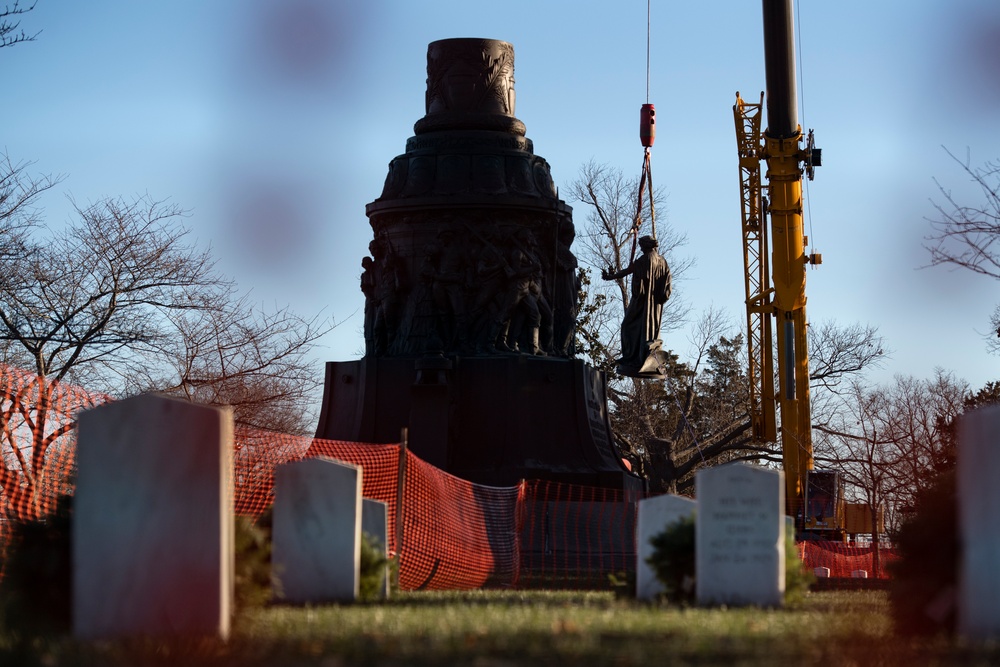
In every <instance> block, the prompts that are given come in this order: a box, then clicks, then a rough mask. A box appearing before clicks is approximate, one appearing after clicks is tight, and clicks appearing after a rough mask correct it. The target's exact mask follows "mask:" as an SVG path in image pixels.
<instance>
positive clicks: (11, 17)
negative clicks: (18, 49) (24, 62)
mask: <svg viewBox="0 0 1000 667" xmlns="http://www.w3.org/2000/svg"><path fill="white" fill-rule="evenodd" d="M35 4H36V3H34V2H32V3H31V5H30V6H27V7H22V6H21V3H20V2H17V1H16V0H15V2H14V3H12V4H5V5H4V6H3V9H0V48H2V47H4V46H14V45H15V44H20V43H21V42H33V41H35V38H36V37H38V34H39V33H40V32H41V31H40V30H39V31H38V32H36V33H34V34H31V35H29V34H28V33H26V32H24V30H22V29H21V16H23V15H24V14H27V13H28V12H30V11H31V10H32V9H34V8H35Z"/></svg>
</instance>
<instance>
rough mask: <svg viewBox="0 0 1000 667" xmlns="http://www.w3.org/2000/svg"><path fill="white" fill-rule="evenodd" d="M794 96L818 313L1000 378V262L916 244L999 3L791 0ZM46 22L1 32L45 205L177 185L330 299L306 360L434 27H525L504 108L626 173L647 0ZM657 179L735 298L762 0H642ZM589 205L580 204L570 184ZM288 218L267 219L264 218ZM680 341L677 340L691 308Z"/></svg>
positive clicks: (297, 284)
mask: <svg viewBox="0 0 1000 667" xmlns="http://www.w3.org/2000/svg"><path fill="white" fill-rule="evenodd" d="M801 5H802V6H801V7H800V8H798V11H799V15H798V21H799V24H800V28H801V30H800V34H799V37H800V40H801V61H800V63H799V65H800V68H801V75H802V87H801V90H800V95H801V104H800V122H802V124H803V126H804V127H805V128H815V130H816V136H817V144H818V145H819V146H820V147H821V148H822V149H823V158H824V166H823V167H822V168H821V169H819V170H818V174H817V177H816V180H815V181H813V182H812V183H810V184H809V186H808V195H809V199H808V206H809V213H808V217H807V221H806V225H807V233H808V234H809V236H810V240H811V245H812V250H813V251H815V252H821V253H822V254H823V256H824V264H823V265H822V266H821V267H818V268H817V269H815V270H810V271H809V275H808V286H807V294H808V298H809V304H808V313H809V318H810V320H811V321H812V322H813V323H814V324H815V323H820V322H824V321H829V320H835V321H837V322H840V323H843V324H850V323H853V322H862V323H870V324H873V325H875V326H877V327H878V329H879V330H880V332H881V333H882V335H883V336H884V337H885V338H886V342H887V345H888V347H889V348H891V349H892V350H893V356H892V358H891V359H889V360H888V361H887V363H886V367H885V369H884V370H883V371H881V372H880V373H878V374H877V375H876V376H875V379H877V380H884V381H885V380H888V379H890V378H891V376H892V375H893V374H896V373H901V374H908V375H914V376H917V377H920V378H930V377H931V375H932V374H933V372H934V368H935V367H942V368H945V369H947V370H951V371H953V372H954V373H955V374H956V376H958V377H959V378H964V379H965V380H968V381H969V382H970V383H971V384H972V385H973V387H979V386H981V385H982V384H984V383H985V382H986V381H988V380H994V379H1000V373H998V372H997V371H998V365H1000V364H998V362H1000V360H998V359H997V358H996V357H992V356H990V355H988V354H987V353H986V351H985V344H984V342H983V338H982V335H983V334H984V333H985V332H986V331H987V329H988V320H989V315H990V313H991V312H992V310H993V307H994V305H995V304H996V303H997V302H998V301H1000V290H998V289H997V287H998V285H997V283H996V282H995V281H992V280H990V279H988V278H983V277H978V276H975V275H973V274H971V273H968V272H964V271H949V270H947V269H945V268H925V269H921V268H920V267H922V266H923V265H925V264H926V263H927V261H928V255H927V253H926V252H925V251H924V250H923V249H922V248H921V243H922V239H923V237H924V236H925V235H926V234H927V233H928V231H929V227H928V224H927V222H926V218H927V217H928V216H932V215H933V214H934V209H933V206H932V204H931V201H930V200H931V199H932V198H935V197H937V198H938V199H940V197H939V196H938V192H937V186H936V185H935V179H937V180H938V181H939V182H941V183H942V184H943V185H945V186H946V187H948V188H949V189H951V190H952V191H953V193H954V194H955V195H956V196H958V197H959V198H960V199H963V200H965V201H968V202H969V203H978V202H979V199H978V197H979V194H978V192H977V191H976V190H975V189H972V188H971V187H970V184H969V183H968V182H967V179H966V177H965V176H964V174H963V173H962V171H961V169H960V168H959V167H958V165H956V164H955V163H954V162H953V161H952V160H951V158H949V157H948V155H947V153H946V152H945V149H946V148H947V149H948V150H950V151H951V152H953V153H954V154H956V155H958V156H960V157H961V158H963V159H964V158H965V157H966V156H967V155H968V156H969V157H970V159H971V163H972V164H973V165H974V166H979V165H982V164H983V163H984V162H985V161H987V160H995V159H997V158H1000V131H998V129H997V124H996V119H997V112H996V109H997V107H998V104H1000V46H998V45H1000V3H997V2H996V1H995V0H953V1H952V2H948V3H943V2H930V1H920V0H910V1H903V0H883V1H881V2H867V1H866V2H861V1H860V0H857V1H856V0H843V1H842V2H837V3H816V2H805V3H801ZM22 25H23V27H24V28H25V29H26V30H27V31H28V32H33V31H35V30H41V31H42V32H41V34H40V35H39V36H38V39H37V41H35V42H33V43H29V44H22V45H19V46H17V47H14V48H10V49H3V50H2V51H0V67H2V71H3V80H4V84H5V85H4V93H5V95H4V97H5V104H3V105H2V106H0V128H2V135H0V136H2V139H3V144H2V146H3V148H4V149H5V150H6V151H7V153H8V154H9V155H10V157H11V158H12V159H13V160H15V161H20V160H30V161H34V162H35V165H34V169H35V170H36V171H39V172H45V173H60V174H64V175H65V176H66V178H65V180H64V181H63V182H62V183H61V184H60V186H59V187H58V188H57V190H56V191H53V192H51V193H49V194H48V195H47V196H46V198H45V200H44V202H43V203H44V205H45V208H46V212H47V215H46V220H47V222H48V224H50V225H52V226H57V225H60V224H63V223H64V222H65V221H66V220H67V219H68V217H69V212H70V205H69V202H68V200H67V197H66V195H72V196H73V197H74V198H75V199H76V200H77V201H78V202H83V203H86V202H88V201H92V200H95V199H98V198H101V197H103V196H116V195H124V196H132V195H135V194H142V193H148V194H149V195H150V196H151V197H154V198H169V199H170V200H171V201H173V202H174V203H177V204H178V205H180V206H182V207H184V208H186V209H189V210H190V218H189V219H188V221H187V223H188V224H189V226H190V227H191V228H192V229H193V231H194V233H195V235H196V236H197V238H198V240H199V241H200V242H203V243H206V244H211V245H212V247H213V249H214V251H215V253H216V255H217V256H218V257H219V260H220V261H219V266H220V268H221V269H222V270H223V271H225V272H226V273H227V274H230V275H232V276H234V277H235V278H236V279H237V280H238V282H239V284H240V286H241V287H242V288H243V289H251V290H252V291H253V294H254V295H255V296H256V297H257V298H258V299H259V300H260V301H262V302H265V303H269V304H278V305H286V304H287V305H290V306H291V307H292V308H293V310H295V311H297V312H299V313H301V314H305V315H310V314H313V313H316V312H319V311H320V310H323V311H324V312H325V313H326V314H327V315H329V316H333V317H335V318H336V319H338V320H343V323H342V324H341V325H340V326H339V327H338V328H337V329H336V330H335V331H334V332H333V333H331V334H330V335H329V336H328V337H327V338H326V339H325V340H324V345H325V347H324V348H323V349H321V350H320V352H319V355H318V361H317V373H322V365H321V363H320V362H321V361H322V360H325V359H329V360H346V359H352V358H356V357H358V356H360V354H361V350H362V348H363V341H362V336H361V326H362V309H363V299H362V295H361V292H360V289H359V287H358V277H359V275H360V261H361V258H362V257H363V256H364V255H365V254H366V253H367V246H368V242H369V240H370V239H371V229H370V227H369V225H368V222H367V219H366V217H365V214H364V207H365V204H366V203H368V202H371V201H372V200H374V199H375V198H376V197H378V195H379V194H380V193H381V189H382V183H383V180H384V178H385V175H386V167H387V164H388V162H389V160H391V159H392V158H393V157H394V156H396V155H397V154H400V153H402V152H403V151H404V146H405V141H406V139H407V138H408V137H410V136H411V135H412V134H413V123H414V122H415V121H417V120H418V119H419V118H420V117H421V116H423V113H424V107H423V99H424V97H423V96H424V87H425V77H426V72H425V67H426V49H427V44H428V43H429V42H431V41H434V40H436V39H443V38H449V37H487V38H493V39H503V40H506V41H509V42H511V43H512V44H513V45H514V49H515V53H516V70H515V78H516V84H515V88H516V91H517V112H516V115H517V117H518V118H520V119H521V120H522V121H524V123H525V124H526V126H527V129H528V137H529V138H531V139H532V140H533V141H534V145H535V151H536V153H538V154H539V155H541V156H543V157H545V158H546V159H547V160H548V161H549V163H550V165H551V166H552V173H553V176H554V178H555V180H556V184H557V185H558V186H559V187H560V189H561V191H562V192H563V193H566V192H568V191H569V184H570V183H571V182H572V181H573V180H574V179H575V178H576V177H577V176H578V173H579V170H580V167H581V165H583V164H584V163H585V162H587V161H589V160H591V159H593V160H596V161H598V162H605V163H608V164H610V165H612V166H615V167H619V168H621V169H624V170H625V171H626V172H628V173H632V172H634V173H636V174H638V171H639V168H640V167H641V160H642V148H641V146H640V145H639V141H638V138H637V132H638V130H637V117H638V109H639V106H640V105H641V104H642V103H643V102H645V101H646V2H645V1H644V0H619V1H618V2H588V1H579V0H578V1H576V2H569V1H566V2H561V1H559V2H557V1H555V0H534V1H532V2H527V1H522V0H508V1H507V2H506V3H503V4H499V3H484V2H473V1H470V0H463V1H461V2H458V1H455V2H452V1H437V0H434V1H427V2H411V1H409V0H365V2H357V3H350V4H349V3H346V2H324V1H321V0H239V1H238V0H217V1H215V2H195V1H192V0H171V1H170V2H166V1H163V0H149V1H146V2H142V3H137V2H125V1H124V0H118V1H112V0H92V1H90V2H87V3H80V2H70V1H69V0H39V3H38V6H37V8H36V9H35V11H33V12H32V13H30V14H28V15H26V16H25V17H24V19H23V23H22ZM651 32H652V45H651V82H650V100H649V101H651V102H653V103H654V104H655V105H656V108H657V113H658V116H657V117H658V128H659V129H658V134H657V142H656V146H655V147H654V149H653V170H654V171H653V174H654V180H655V186H656V187H657V189H659V190H661V191H662V192H664V193H665V194H666V196H667V206H666V209H667V210H666V211H662V210H661V211H659V213H660V215H661V216H662V215H665V216H666V217H667V219H668V221H669V223H670V224H672V225H674V226H676V227H677V228H678V229H679V230H680V231H682V232H684V233H686V234H687V236H688V239H689V240H688V245H687V246H686V252H687V253H688V254H690V255H691V256H692V257H694V258H695V259H696V261H697V264H696V266H695V268H694V269H693V270H692V271H691V272H690V273H689V274H688V276H687V279H686V281H684V282H683V283H682V284H681V285H678V286H677V290H678V291H680V292H681V293H682V294H683V296H684V298H685V299H686V300H687V301H689V302H690V303H691V304H692V305H693V306H694V309H693V313H694V314H695V315H697V313H698V312H700V311H701V310H702V309H704V308H707V307H709V306H714V307H716V308H721V309H724V310H726V311H728V312H730V313H731V314H732V315H733V317H734V318H739V317H741V313H742V310H741V309H742V290H743V286H742V285H743V283H742V280H743V279H742V259H741V258H742V254H741V253H742V249H741V246H740V232H739V224H740V221H739V194H738V176H737V174H738V172H737V165H736V154H735V139H734V133H733V120H732V111H731V108H732V104H733V100H734V96H735V92H736V91H737V90H739V91H741V93H743V96H744V97H745V98H746V99H749V100H753V99H756V97H757V95H758V94H759V92H760V91H761V90H762V89H763V88H764V66H763V47H762V37H761V19H760V5H759V3H758V2H748V1H740V2H737V1H736V0H722V1H720V2H716V3H703V2H693V3H674V2H671V3H668V2H663V1H662V0H653V2H652V27H651ZM569 203H570V204H571V205H575V208H576V211H577V223H578V225H579V224H581V223H582V221H583V219H584V210H583V207H582V206H581V205H577V204H575V202H572V201H570V202H569ZM276 221H277V222H276ZM665 345H666V346H667V347H670V348H672V349H674V350H676V351H677V352H678V353H680V354H681V357H682V359H683V358H684V356H685V354H686V353H687V352H688V348H689V344H688V342H687V340H686V336H685V334H684V332H675V333H672V334H670V336H668V337H667V339H666V340H665Z"/></svg>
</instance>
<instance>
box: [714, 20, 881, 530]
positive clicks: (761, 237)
mask: <svg viewBox="0 0 1000 667" xmlns="http://www.w3.org/2000/svg"><path fill="white" fill-rule="evenodd" d="M763 19H764V21H763V23H764V64H765V67H764V72H765V79H766V96H765V93H763V92H762V93H761V94H760V101H759V102H747V101H745V100H743V98H742V97H740V94H739V93H736V104H735V105H734V106H733V116H734V120H735V123H736V141H737V150H738V154H739V171H740V200H741V209H742V230H743V255H744V275H745V296H746V314H747V347H748V352H749V360H750V363H749V379H750V406H751V410H750V412H751V427H752V430H753V438H754V440H755V441H757V442H761V443H773V442H777V441H778V440H779V438H778V435H779V434H778V427H777V418H776V415H777V413H778V412H779V411H780V415H781V428H780V443H781V456H782V461H783V466H784V471H785V503H786V511H787V514H788V515H789V516H792V517H794V518H795V525H796V532H797V533H798V534H799V536H800V537H813V538H818V539H836V540H843V539H845V538H846V536H847V535H848V534H856V533H866V532H867V533H870V532H871V531H872V528H871V526H870V523H871V522H870V519H869V521H868V524H869V525H865V524H864V522H863V521H860V520H859V518H860V517H862V516H870V513H869V512H864V511H860V508H857V507H852V504H850V503H846V502H845V500H844V482H843V479H842V478H841V475H840V473H838V472H837V471H829V470H815V469H814V461H813V446H812V419H811V417H812V415H811V411H810V404H809V348H808V325H807V320H806V267H808V266H809V265H813V266H815V265H818V264H821V263H822V261H823V258H822V255H820V254H818V253H808V252H807V251H806V247H807V245H808V238H807V237H806V236H805V234H804V232H803V215H802V213H803V200H802V179H803V175H805V177H807V178H809V179H810V180H811V179H812V178H813V176H814V173H815V168H816V167H819V166H820V165H821V164H822V152H821V150H820V149H819V148H816V146H815V142H814V138H813V132H812V130H810V131H809V133H808V134H807V135H805V136H804V135H803V132H802V127H801V126H800V125H799V122H798V112H797V100H796V97H797V96H796V81H795V51H794V42H795V35H794V29H793V17H792V0H763ZM765 103H766V118H767V126H766V128H765V129H763V130H761V111H762V108H763V107H764V106H765ZM762 161H763V162H765V163H766V165H767V171H766V173H765V174H764V176H763V178H762V176H761V162H762ZM765 179H766V183H765V182H764V180H765ZM768 217H770V226H769V227H768V225H767V221H766V219H767V218H768ZM775 334H776V335H775ZM775 339H776V342H777V345H776V346H775ZM775 357H776V359H775ZM775 361H777V363H776V364H775ZM775 367H777V375H778V377H777V391H776V390H775V378H774V374H775V371H774V369H775Z"/></svg>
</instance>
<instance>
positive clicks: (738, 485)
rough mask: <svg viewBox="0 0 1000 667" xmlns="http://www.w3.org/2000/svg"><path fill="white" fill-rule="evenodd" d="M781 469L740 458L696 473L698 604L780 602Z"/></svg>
mask: <svg viewBox="0 0 1000 667" xmlns="http://www.w3.org/2000/svg"><path fill="white" fill-rule="evenodd" d="M782 478H783V474H782V473H781V472H779V471H776V470H767V469H765V468H758V467H754V466H749V465H746V464H743V463H730V464H727V465H723V466H717V467H714V468H706V469H704V470H699V471H698V472H697V473H696V475H695V495H696V498H697V502H698V511H697V514H696V518H695V588H696V591H697V599H698V603H699V604H727V605H759V606H765V607H773V606H780V605H782V604H783V602H784V595H785V513H784V509H785V498H784V482H783V479H782Z"/></svg>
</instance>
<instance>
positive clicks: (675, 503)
mask: <svg viewBox="0 0 1000 667" xmlns="http://www.w3.org/2000/svg"><path fill="white" fill-rule="evenodd" d="M696 506H697V503H695V501H693V500H691V499H690V498H684V497H682V496H674V495H669V494H668V495H664V496H655V497H653V498H646V499H645V500H640V501H639V521H638V526H637V527H636V531H635V533H636V536H635V539H636V561H637V562H636V568H635V596H636V598H637V599H639V600H652V599H653V598H655V597H656V596H657V595H659V594H660V593H662V592H663V584H662V583H660V580H659V579H657V578H656V572H655V570H653V568H652V567H650V565H649V563H647V562H646V559H647V558H649V557H650V556H652V555H653V546H652V545H651V544H650V543H649V540H650V539H652V538H653V537H655V536H656V535H659V534H660V533H662V532H663V531H664V530H666V529H667V527H668V526H669V525H670V524H672V523H676V522H677V521H679V520H680V519H683V518H685V517H689V516H692V515H693V514H694V510H695V507H696Z"/></svg>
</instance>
